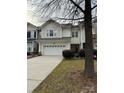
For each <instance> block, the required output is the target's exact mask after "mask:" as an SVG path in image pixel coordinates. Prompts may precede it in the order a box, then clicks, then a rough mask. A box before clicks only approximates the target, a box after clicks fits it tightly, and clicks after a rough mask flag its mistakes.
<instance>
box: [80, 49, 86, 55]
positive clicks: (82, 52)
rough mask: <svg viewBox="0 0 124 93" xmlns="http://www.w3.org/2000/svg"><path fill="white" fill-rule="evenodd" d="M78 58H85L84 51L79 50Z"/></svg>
mask: <svg viewBox="0 0 124 93" xmlns="http://www.w3.org/2000/svg"><path fill="white" fill-rule="evenodd" d="M79 56H80V57H85V51H84V49H81V50H80V51H79Z"/></svg>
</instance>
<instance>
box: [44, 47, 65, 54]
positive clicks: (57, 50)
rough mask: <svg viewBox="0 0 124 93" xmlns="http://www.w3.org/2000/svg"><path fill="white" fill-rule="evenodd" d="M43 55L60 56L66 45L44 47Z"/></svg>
mask: <svg viewBox="0 0 124 93" xmlns="http://www.w3.org/2000/svg"><path fill="white" fill-rule="evenodd" d="M43 47H44V49H43V50H44V55H62V51H63V50H64V49H65V47H66V45H44V46H43Z"/></svg>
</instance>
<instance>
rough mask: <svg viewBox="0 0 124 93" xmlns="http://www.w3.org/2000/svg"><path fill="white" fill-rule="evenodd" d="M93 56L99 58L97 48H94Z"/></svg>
mask: <svg viewBox="0 0 124 93" xmlns="http://www.w3.org/2000/svg"><path fill="white" fill-rule="evenodd" d="M93 58H94V59H97V50H96V49H94V50H93Z"/></svg>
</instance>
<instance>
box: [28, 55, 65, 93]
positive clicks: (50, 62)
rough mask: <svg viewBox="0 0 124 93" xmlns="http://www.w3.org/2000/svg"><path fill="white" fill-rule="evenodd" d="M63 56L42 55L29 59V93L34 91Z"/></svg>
mask: <svg viewBox="0 0 124 93" xmlns="http://www.w3.org/2000/svg"><path fill="white" fill-rule="evenodd" d="M62 59H63V57H62V56H40V57H35V58H31V59H28V60H27V61H28V62H27V79H28V80H27V93H32V91H33V90H34V89H35V88H36V87H37V86H38V85H39V84H40V83H41V82H42V81H43V80H44V79H45V78H46V77H47V76H48V75H49V74H50V73H51V72H52V71H53V69H54V68H55V67H56V66H57V65H58V64H59V63H60V62H61V61H62Z"/></svg>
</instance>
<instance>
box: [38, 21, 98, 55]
mask: <svg viewBox="0 0 124 93" xmlns="http://www.w3.org/2000/svg"><path fill="white" fill-rule="evenodd" d="M39 29H40V30H39V32H38V33H39V34H38V40H37V42H38V44H39V52H40V53H41V54H42V55H62V51H63V50H67V49H71V50H73V51H75V52H77V51H78V50H80V49H83V48H84V45H85V30H84V24H83V23H82V22H80V23H79V25H72V24H60V23H58V22H56V21H54V20H48V21H47V22H46V23H44V24H43V25H42V26H40V27H39ZM94 30H96V29H95V28H94V26H93V33H94V34H96V31H94ZM95 48H96V47H95Z"/></svg>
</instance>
